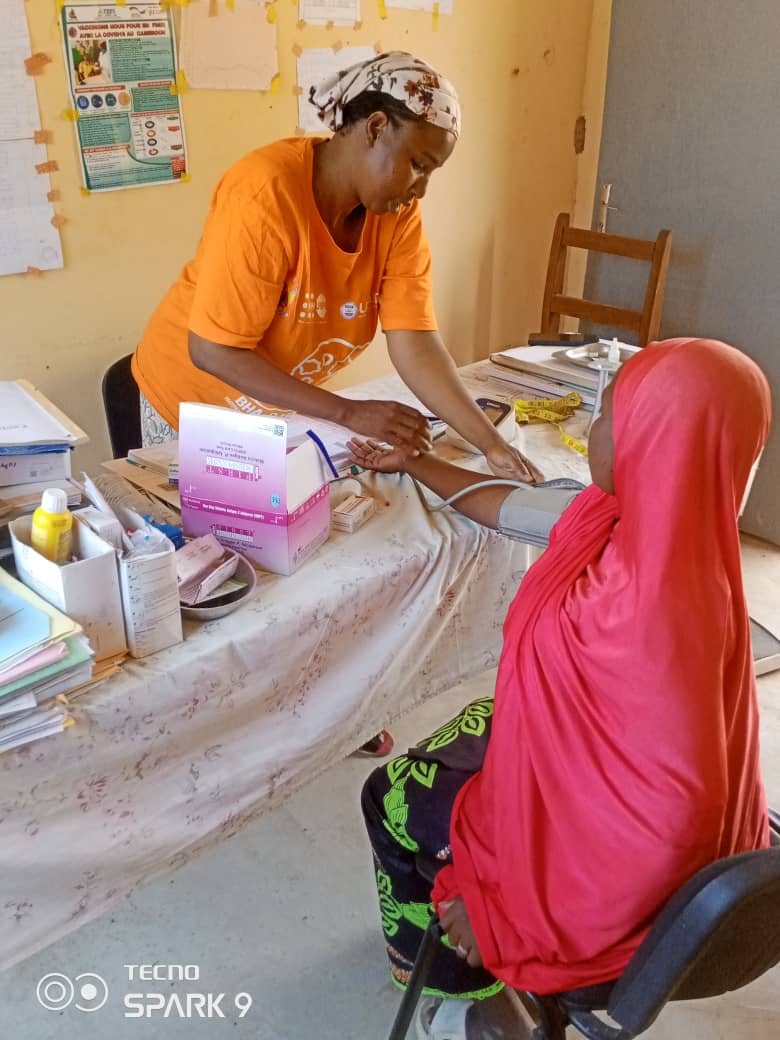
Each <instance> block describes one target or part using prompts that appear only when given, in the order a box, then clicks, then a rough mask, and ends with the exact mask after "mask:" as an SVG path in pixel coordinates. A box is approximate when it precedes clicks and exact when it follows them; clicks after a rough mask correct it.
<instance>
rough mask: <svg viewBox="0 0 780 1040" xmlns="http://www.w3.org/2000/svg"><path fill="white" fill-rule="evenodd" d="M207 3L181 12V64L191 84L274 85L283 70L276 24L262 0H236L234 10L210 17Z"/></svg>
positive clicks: (212, 87) (245, 87) (216, 86)
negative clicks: (280, 61) (274, 79)
mask: <svg viewBox="0 0 780 1040" xmlns="http://www.w3.org/2000/svg"><path fill="white" fill-rule="evenodd" d="M210 13H211V12H210V11H209V9H208V8H207V6H206V5H205V4H189V5H188V6H187V7H185V8H183V9H182V13H181V37H180V39H181V46H180V51H179V64H180V65H181V67H182V69H184V71H185V73H186V75H187V81H188V83H189V85H190V86H191V87H201V88H206V89H210V90H269V89H270V86H271V80H272V79H273V77H274V76H275V75H276V73H277V72H278V70H279V62H278V58H277V54H276V27H275V25H274V24H273V23H271V22H269V21H268V19H267V18H266V8H265V3H264V2H261V0H236V3H235V6H234V7H233V9H232V11H222V12H221V14H220V16H219V17H216V18H212V17H210Z"/></svg>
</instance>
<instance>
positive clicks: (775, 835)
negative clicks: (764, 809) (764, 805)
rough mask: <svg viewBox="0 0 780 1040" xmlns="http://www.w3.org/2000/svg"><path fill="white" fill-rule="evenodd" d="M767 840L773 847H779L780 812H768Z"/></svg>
mask: <svg viewBox="0 0 780 1040" xmlns="http://www.w3.org/2000/svg"><path fill="white" fill-rule="evenodd" d="M769 838H770V841H771V843H772V844H773V845H780V812H778V811H777V809H770V810H769Z"/></svg>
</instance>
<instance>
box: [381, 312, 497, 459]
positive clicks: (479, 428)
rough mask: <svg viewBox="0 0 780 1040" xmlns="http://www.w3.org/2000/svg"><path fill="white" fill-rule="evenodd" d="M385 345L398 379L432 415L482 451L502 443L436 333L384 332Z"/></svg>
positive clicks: (484, 451)
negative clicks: (464, 383) (385, 335)
mask: <svg viewBox="0 0 780 1040" xmlns="http://www.w3.org/2000/svg"><path fill="white" fill-rule="evenodd" d="M387 346H388V352H389V354H390V359H391V361H392V362H393V365H394V366H395V368H396V371H397V372H398V374H399V375H400V377H401V379H403V381H404V382H405V383H406V385H407V386H408V387H409V389H410V390H412V391H413V393H414V394H415V395H416V396H417V397H419V399H420V400H421V401H422V402H423V403H424V404H425V406H426V407H427V408H430V409H431V411H432V413H433V414H434V415H436V416H438V417H439V418H440V419H443V420H444V422H446V423H447V424H448V425H449V426H452V427H453V428H454V429H455V430H457V432H458V433H459V434H460V435H461V437H463V438H465V440H467V441H468V442H469V443H470V444H473V445H474V446H475V447H476V448H478V449H479V450H480V451H481V452H483V453H485V454H487V452H488V451H489V450H490V448H491V447H493V446H495V445H496V444H497V443H503V439H502V437H501V435H500V434H499V433H498V431H497V430H496V428H495V427H494V426H493V424H492V423H491V421H490V420H489V419H488V418H487V416H486V415H485V414H484V412H483V411H482V409H481V408H479V407H478V406H477V405H476V404H475V403H474V400H473V398H472V397H471V395H470V394H469V392H468V390H467V389H466V387H465V386H464V385H463V382H462V380H461V378H460V376H459V375H458V370H457V368H456V367H455V363H454V361H453V360H452V358H451V357H450V355H449V353H448V351H447V348H446V347H445V346H444V343H443V341H442V338H441V336H440V335H439V333H438V332H407V331H403V332H397V331H396V332H388V333H387Z"/></svg>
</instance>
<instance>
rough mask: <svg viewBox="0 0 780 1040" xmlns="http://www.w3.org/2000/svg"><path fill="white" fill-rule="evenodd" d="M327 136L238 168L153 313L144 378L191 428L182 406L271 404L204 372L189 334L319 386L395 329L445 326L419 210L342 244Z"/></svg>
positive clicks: (158, 400)
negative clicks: (322, 158) (316, 163)
mask: <svg viewBox="0 0 780 1040" xmlns="http://www.w3.org/2000/svg"><path fill="white" fill-rule="evenodd" d="M316 143H317V139H316V138H293V139H290V140H286V141H277V142H276V143H275V144H271V145H268V146H267V147H266V148H259V149H257V151H254V152H251V153H250V154H249V155H248V156H246V158H244V159H242V160H241V161H240V162H237V163H236V164H235V165H234V166H232V167H231V168H230V169H229V170H228V171H227V173H226V174H225V176H224V177H223V178H222V180H221V181H220V183H219V184H218V185H217V188H216V191H215V192H214V195H213V197H212V200H211V207H210V209H209V214H208V217H207V219H206V225H205V228H204V230H203V234H202V236H201V239H200V242H199V244H198V248H197V252H196V254H195V259H194V260H192V261H190V263H188V264H187V265H186V267H185V268H184V270H183V271H182V273H181V275H180V277H179V279H178V281H176V282H175V283H174V285H173V286H172V287H171V288H170V289H169V290H168V293H167V294H166V296H165V297H164V299H163V301H162V303H161V304H160V305H159V307H158V308H157V310H156V311H155V312H154V314H153V315H152V318H151V320H150V321H149V324H148V325H147V327H146V330H145V331H144V334H143V337H142V339H141V342H140V344H139V346H138V349H137V350H136V353H135V357H134V358H133V374H134V376H135V379H136V381H137V383H138V385H139V386H140V388H141V392H142V393H143V395H144V396H145V397H146V398H147V400H148V401H149V402H150V404H151V405H152V407H153V408H155V409H156V411H157V412H159V414H160V415H161V416H162V417H163V419H165V421H166V422H168V423H170V424H171V426H174V427H177V428H178V425H179V403H180V402H181V401H203V402H205V403H207V404H218V405H223V406H227V407H231V408H236V409H239V410H242V411H256V410H257V409H258V408H259V407H260V406H259V403H258V402H257V401H255V400H253V399H252V398H250V397H248V396H247V395H245V394H242V393H241V391H240V390H237V389H236V388H235V387H231V386H229V385H228V384H227V383H223V382H222V381H221V380H219V379H217V378H215V377H214V376H211V375H209V374H208V373H206V372H202V371H201V370H200V369H198V368H196V367H195V365H194V364H193V363H192V361H191V360H190V356H189V349H188V345H187V332H188V330H189V329H191V330H192V331H193V332H195V333H196V334H197V335H198V336H202V337H203V338H204V339H209V340H212V341H213V342H215V343H221V344H222V345H224V346H230V347H238V348H243V349H246V350H254V352H255V353H256V354H257V355H258V356H259V357H261V358H264V359H265V360H266V361H269V362H270V363H271V364H273V365H275V366H276V367H277V368H280V369H282V370H283V371H284V372H289V373H290V374H291V375H293V376H295V377H296V378H297V379H302V380H304V381H305V382H307V383H314V384H315V385H316V384H319V383H322V382H324V381H325V380H326V379H328V378H329V377H330V376H332V375H333V374H334V372H337V371H338V370H339V369H341V368H343V367H344V366H345V365H347V364H349V362H350V361H352V360H353V358H355V357H357V356H358V355H359V354H360V353H361V351H363V350H364V349H365V348H366V347H367V346H368V344H369V343H370V342H371V340H372V339H373V337H374V334H375V332H376V327H377V321H378V320H381V322H382V328H383V329H384V331H385V332H387V331H389V330H392V329H414V330H426V329H435V328H436V318H435V315H434V311H433V303H432V293H431V275H430V269H431V258H430V250H429V248H428V242H427V239H426V237H425V232H424V231H423V226H422V218H421V214H420V208H419V203H418V202H417V201H416V200H415V202H414V203H413V204H412V205H411V206H407V207H403V208H402V209H401V211H400V212H399V213H397V214H394V213H387V214H382V215H381V216H378V215H376V214H374V213H366V220H365V226H364V228H363V235H362V238H361V241H360V246H359V248H358V250H357V252H355V253H346V252H344V250H343V249H341V248H340V247H339V246H338V245H336V243H335V242H334V241H333V238H332V237H331V234H330V232H329V231H328V229H327V227H326V225H325V223H324V221H323V219H322V217H321V215H320V213H319V210H318V209H317V206H316V203H315V201H314V193H313V190H312V172H313V157H314V145H315V144H316Z"/></svg>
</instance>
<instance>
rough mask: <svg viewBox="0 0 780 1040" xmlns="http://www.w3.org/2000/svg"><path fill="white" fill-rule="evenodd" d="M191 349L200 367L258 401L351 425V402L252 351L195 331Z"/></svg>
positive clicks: (193, 357)
mask: <svg viewBox="0 0 780 1040" xmlns="http://www.w3.org/2000/svg"><path fill="white" fill-rule="evenodd" d="M189 348H190V358H191V359H192V363H193V364H194V365H195V366H196V367H197V368H199V369H201V370H202V371H204V372H208V373H209V375H212V376H216V378H217V379H221V380H222V382H223V383H228V384H229V385H230V386H234V387H236V389H238V390H241V391H242V393H245V394H247V395H248V396H250V397H253V398H254V399H255V400H256V401H261V402H264V403H266V404H270V405H276V406H277V407H279V408H290V409H292V410H293V411H296V412H302V413H303V414H304V415H311V416H312V417H313V418H315V419H328V420H330V421H331V422H335V423H340V424H341V425H344V426H346V425H348V416H349V412H348V408H349V405H350V403H351V402H349V401H346V400H345V399H344V398H343V397H339V396H338V394H332V393H330V392H329V391H327V390H321V389H320V388H319V387H316V386H312V385H311V384H310V383H304V382H302V381H301V380H300V379H296V378H295V377H294V376H291V375H289V374H288V373H287V372H282V371H281V369H278V368H276V367H275V366H274V365H272V364H270V363H269V362H268V361H264V360H263V358H260V357H258V356H257V354H255V352H254V351H252V350H237V349H236V348H235V347H225V346H222V345H221V344H219V343H213V342H212V341H211V340H207V339H203V338H202V337H201V336H197V335H196V334H195V333H194V332H190V334H189Z"/></svg>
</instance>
